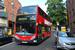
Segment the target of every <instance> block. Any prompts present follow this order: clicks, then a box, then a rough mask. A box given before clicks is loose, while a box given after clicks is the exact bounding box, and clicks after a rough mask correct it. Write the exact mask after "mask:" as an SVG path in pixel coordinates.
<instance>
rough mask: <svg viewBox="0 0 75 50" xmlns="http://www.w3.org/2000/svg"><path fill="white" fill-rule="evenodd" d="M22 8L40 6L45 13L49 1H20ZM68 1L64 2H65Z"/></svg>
mask: <svg viewBox="0 0 75 50" xmlns="http://www.w3.org/2000/svg"><path fill="white" fill-rule="evenodd" d="M18 1H19V2H20V3H21V4H22V6H28V5H39V6H40V7H41V8H42V9H43V10H44V11H45V12H46V10H47V5H45V3H46V1H47V0H18ZM65 1H66V0H63V2H65Z"/></svg>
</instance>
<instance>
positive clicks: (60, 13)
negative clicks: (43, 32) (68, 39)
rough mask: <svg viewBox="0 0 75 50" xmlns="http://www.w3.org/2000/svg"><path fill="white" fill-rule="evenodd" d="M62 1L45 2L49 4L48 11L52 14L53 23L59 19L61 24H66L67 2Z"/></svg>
mask: <svg viewBox="0 0 75 50" xmlns="http://www.w3.org/2000/svg"><path fill="white" fill-rule="evenodd" d="M62 1H63V0H47V2H46V3H45V5H48V7H47V13H48V15H49V16H50V18H51V22H52V24H53V25H56V21H58V22H59V23H60V25H64V24H65V21H66V18H65V16H66V14H65V13H64V10H65V7H64V5H65V3H62Z"/></svg>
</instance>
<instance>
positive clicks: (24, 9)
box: [17, 6, 36, 15]
mask: <svg viewBox="0 0 75 50" xmlns="http://www.w3.org/2000/svg"><path fill="white" fill-rule="evenodd" d="M35 13H36V6H25V7H21V8H19V9H18V12H17V15H19V14H35Z"/></svg>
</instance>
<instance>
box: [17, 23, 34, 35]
mask: <svg viewBox="0 0 75 50" xmlns="http://www.w3.org/2000/svg"><path fill="white" fill-rule="evenodd" d="M34 33H35V24H29V23H24V24H19V23H17V24H16V34H19V35H31V34H34Z"/></svg>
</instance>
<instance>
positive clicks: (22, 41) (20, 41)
mask: <svg viewBox="0 0 75 50" xmlns="http://www.w3.org/2000/svg"><path fill="white" fill-rule="evenodd" d="M15 42H19V43H37V40H29V41H25V40H18V39H16V38H15Z"/></svg>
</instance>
